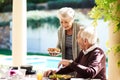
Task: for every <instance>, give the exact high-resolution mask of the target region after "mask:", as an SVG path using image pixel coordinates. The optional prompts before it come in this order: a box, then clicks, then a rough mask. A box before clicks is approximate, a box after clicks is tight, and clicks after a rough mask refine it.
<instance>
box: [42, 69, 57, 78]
mask: <svg viewBox="0 0 120 80" xmlns="http://www.w3.org/2000/svg"><path fill="white" fill-rule="evenodd" d="M55 73H56V71H53V70H48V71H45V72H44V74H43V77H48V76H49V75H52V74H55Z"/></svg>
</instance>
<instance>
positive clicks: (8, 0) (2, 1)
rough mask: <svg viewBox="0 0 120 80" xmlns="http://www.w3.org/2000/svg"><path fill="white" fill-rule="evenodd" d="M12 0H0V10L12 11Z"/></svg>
mask: <svg viewBox="0 0 120 80" xmlns="http://www.w3.org/2000/svg"><path fill="white" fill-rule="evenodd" d="M12 1H13V0H0V12H5V11H7V12H8V11H10V12H11V11H12V6H11V5H12Z"/></svg>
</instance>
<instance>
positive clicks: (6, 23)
mask: <svg viewBox="0 0 120 80" xmlns="http://www.w3.org/2000/svg"><path fill="white" fill-rule="evenodd" d="M5 26H9V21H8V22H0V27H5Z"/></svg>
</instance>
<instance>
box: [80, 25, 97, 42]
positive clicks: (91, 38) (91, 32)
mask: <svg viewBox="0 0 120 80" xmlns="http://www.w3.org/2000/svg"><path fill="white" fill-rule="evenodd" d="M80 36H81V38H82V39H83V40H85V39H87V40H88V42H89V43H90V44H96V43H97V39H98V37H97V33H96V30H95V28H94V27H86V28H85V29H84V30H83V31H82V32H81V34H80Z"/></svg>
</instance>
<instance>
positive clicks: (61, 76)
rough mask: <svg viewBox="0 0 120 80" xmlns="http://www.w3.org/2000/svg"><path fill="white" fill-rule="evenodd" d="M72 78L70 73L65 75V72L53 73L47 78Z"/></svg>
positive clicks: (64, 79) (59, 79)
mask: <svg viewBox="0 0 120 80" xmlns="http://www.w3.org/2000/svg"><path fill="white" fill-rule="evenodd" d="M70 78H72V76H71V75H65V74H53V75H50V76H49V79H57V80H69V79H70Z"/></svg>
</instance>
